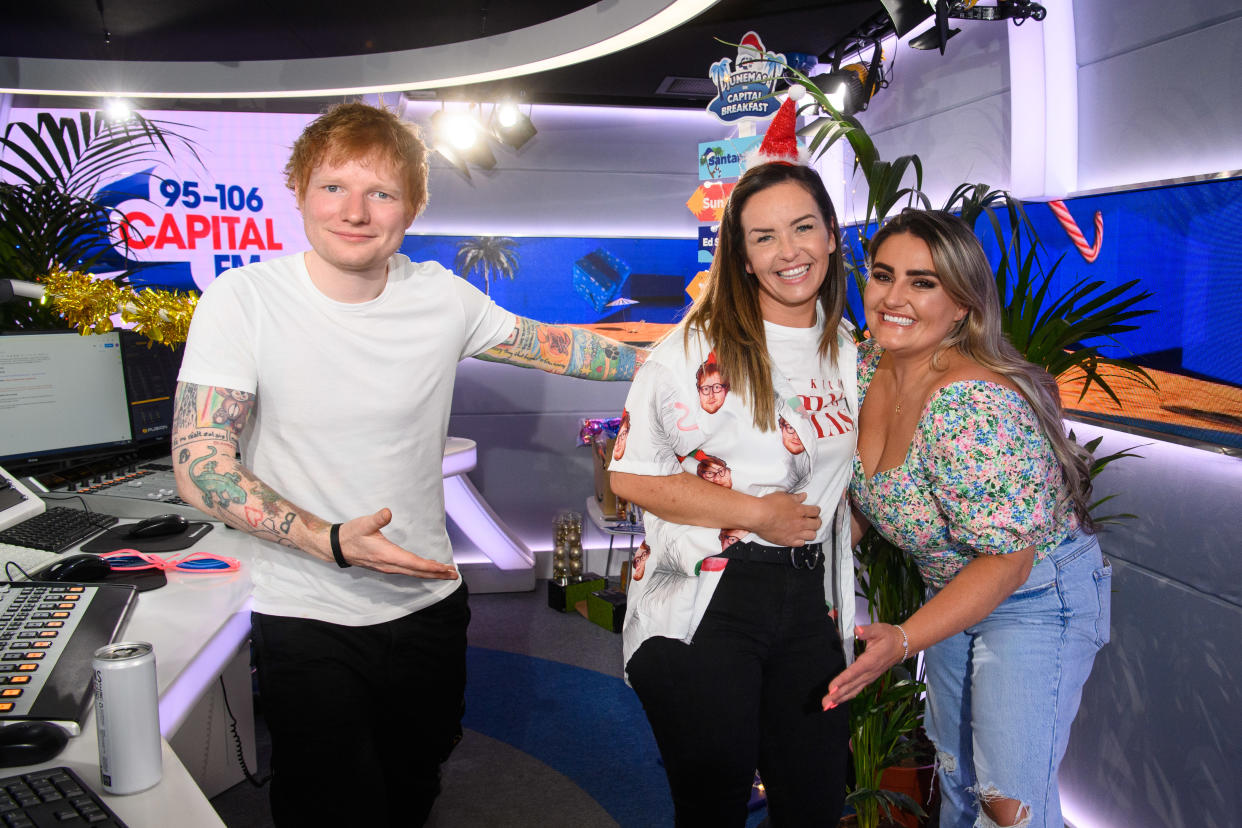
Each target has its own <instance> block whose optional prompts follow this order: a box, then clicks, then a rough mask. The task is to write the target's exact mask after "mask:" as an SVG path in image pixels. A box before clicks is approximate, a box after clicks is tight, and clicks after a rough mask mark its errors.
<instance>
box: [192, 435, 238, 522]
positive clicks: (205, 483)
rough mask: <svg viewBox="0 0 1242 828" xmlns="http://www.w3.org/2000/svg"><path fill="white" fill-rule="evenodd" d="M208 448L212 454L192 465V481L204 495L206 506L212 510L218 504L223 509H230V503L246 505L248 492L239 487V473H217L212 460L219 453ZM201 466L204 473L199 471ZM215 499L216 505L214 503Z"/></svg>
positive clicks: (211, 447)
mask: <svg viewBox="0 0 1242 828" xmlns="http://www.w3.org/2000/svg"><path fill="white" fill-rule="evenodd" d="M207 448H208V450H209V451H210V452H211V454H205V455H203V456H202V457H200V458H198V459H197V460H195V461H194V462H192V463H190V479H191V480H193V481H194V485H195V486H198V488H199V491H201V492H202V493H203V503H204V505H206V506H207V508H208V509H211V508H213V507H214V506H215V505H216V503H218V504H219V505H220V507H221V508H228V505H229V504H230V503H245V502H246V491H245V490H244V489H242V487H241V486H239V485H238V483H239V482H240V481H241V475H240V474H238V473H237V472H218V471H216V461H215V460H212V459H211V458H213V457H215V456H216V454H217V453H218V452H217V451H216V447H215V446H208V447H207ZM199 466H202V471H199ZM213 497H214V499H215V501H216V502H215V503H213V502H212V500H213Z"/></svg>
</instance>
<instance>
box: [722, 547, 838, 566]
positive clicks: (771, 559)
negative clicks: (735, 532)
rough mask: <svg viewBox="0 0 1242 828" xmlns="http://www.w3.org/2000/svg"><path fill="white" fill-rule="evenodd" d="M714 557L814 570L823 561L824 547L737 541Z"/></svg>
mask: <svg viewBox="0 0 1242 828" xmlns="http://www.w3.org/2000/svg"><path fill="white" fill-rule="evenodd" d="M716 557H720V558H730V559H732V560H735V561H752V562H754V563H770V564H783V565H784V566H792V567H793V568H794V569H814V568H815V567H817V566H819V565H820V564H821V563H823V561H824V545H823V544H822V543H808V544H807V545H806V546H766V545H764V544H762V543H753V542H751V541H738V542H737V543H735V544H733V545H732V546H730V547H729V548H728V549H726V550H724V551H723V552H721V553H720V554H719V555H718V556H716Z"/></svg>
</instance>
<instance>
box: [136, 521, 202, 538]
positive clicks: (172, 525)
mask: <svg viewBox="0 0 1242 828" xmlns="http://www.w3.org/2000/svg"><path fill="white" fill-rule="evenodd" d="M189 525H190V522H189V521H188V520H186V519H185V518H183V517H182V516H181V515H159V516H157V517H152V518H147V519H146V520H140V521H138V522H137V523H135V524H134V525H133V526H132V527H130V530H129V535H128V536H127V537H131V538H159V537H163V536H164V535H175V534H177V533H178V532H184V531H185V528H186V527H187V526H189Z"/></svg>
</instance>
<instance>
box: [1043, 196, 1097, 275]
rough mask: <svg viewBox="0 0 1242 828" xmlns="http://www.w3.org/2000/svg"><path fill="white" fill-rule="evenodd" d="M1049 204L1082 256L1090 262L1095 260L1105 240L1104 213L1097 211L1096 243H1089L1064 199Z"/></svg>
mask: <svg viewBox="0 0 1242 828" xmlns="http://www.w3.org/2000/svg"><path fill="white" fill-rule="evenodd" d="M1048 206H1049V207H1051V208H1052V212H1053V214H1054V215H1055V216H1056V217H1057V221H1059V222H1061V226H1062V227H1063V228H1065V234H1066V235H1067V236H1069V237H1070V241H1072V242H1073V243H1074V247H1076V248H1078V252H1079V253H1081V254H1082V257H1083V258H1084V259H1086V260H1087V263H1088V264H1090V263H1091V262H1094V261H1095V260H1096V257H1097V256H1099V255H1100V244H1101V243H1102V242H1103V241H1104V214H1103V213H1101V212H1100V211H1099V210H1096V211H1095V244H1087V239H1086V237H1085V236H1083V234H1082V231H1081V230H1079V229H1078V222H1076V221H1074V217H1073V216H1072V215H1070V211H1069V208H1068V207H1066V206H1065V202H1064V201H1049V202H1048Z"/></svg>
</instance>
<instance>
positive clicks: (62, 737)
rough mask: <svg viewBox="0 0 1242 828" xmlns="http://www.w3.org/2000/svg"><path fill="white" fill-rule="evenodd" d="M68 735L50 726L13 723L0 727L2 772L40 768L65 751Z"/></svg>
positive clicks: (61, 728) (46, 723)
mask: <svg viewBox="0 0 1242 828" xmlns="http://www.w3.org/2000/svg"><path fill="white" fill-rule="evenodd" d="M68 741H69V732H68V731H67V730H65V729H64V728H63V727H61V726H60V725H56V724H52V723H51V722H40V721H29V722H14V723H13V724H11V725H6V726H4V727H0V768H13V767H17V766H18V765H37V764H38V763H39V762H46V761H47V760H48V759H51V758H52V757H54V756H56V754H58V753H60V752H61V751H62V750H64V749H65V744H66V743H67V742H68Z"/></svg>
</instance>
